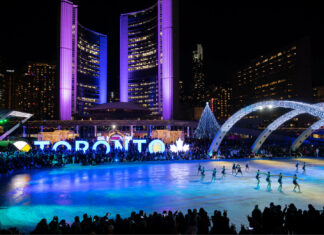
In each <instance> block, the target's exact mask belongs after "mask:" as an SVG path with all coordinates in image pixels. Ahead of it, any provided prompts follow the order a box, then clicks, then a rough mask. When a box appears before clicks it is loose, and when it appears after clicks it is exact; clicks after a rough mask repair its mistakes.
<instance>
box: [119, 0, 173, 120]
mask: <svg viewBox="0 0 324 235" xmlns="http://www.w3.org/2000/svg"><path fill="white" fill-rule="evenodd" d="M177 4H178V3H177V0H158V1H157V3H156V4H154V5H153V6H151V7H149V8H147V9H144V10H140V11H137V12H131V13H125V14H122V15H121V16H120V101H121V102H134V103H138V104H141V105H142V106H143V107H146V108H148V109H150V110H151V112H152V115H154V116H162V117H163V119H165V120H170V119H174V117H175V111H176V108H177V103H178V69H177V68H178V53H177V50H176V49H175V48H178V47H177V43H178V37H177V34H178V31H177V30H178V29H177Z"/></svg>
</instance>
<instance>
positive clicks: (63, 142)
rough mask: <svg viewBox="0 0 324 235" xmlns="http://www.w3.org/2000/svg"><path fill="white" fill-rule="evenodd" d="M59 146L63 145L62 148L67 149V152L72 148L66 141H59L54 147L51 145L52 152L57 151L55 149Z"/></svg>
mask: <svg viewBox="0 0 324 235" xmlns="http://www.w3.org/2000/svg"><path fill="white" fill-rule="evenodd" d="M60 145H64V146H66V148H67V149H68V150H70V151H71V150H72V146H71V145H70V144H69V143H68V142H66V141H59V142H56V143H55V144H54V145H53V148H52V149H53V150H54V151H56V150H57V148H58V147H59V146H60Z"/></svg>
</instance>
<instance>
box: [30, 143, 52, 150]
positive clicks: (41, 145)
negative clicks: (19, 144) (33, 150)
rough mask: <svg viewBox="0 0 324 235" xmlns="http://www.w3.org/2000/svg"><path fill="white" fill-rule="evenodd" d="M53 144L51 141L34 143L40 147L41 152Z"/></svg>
mask: <svg viewBox="0 0 324 235" xmlns="http://www.w3.org/2000/svg"><path fill="white" fill-rule="evenodd" d="M50 144H51V142H49V141H34V145H36V146H39V148H40V149H41V150H44V148H45V145H50Z"/></svg>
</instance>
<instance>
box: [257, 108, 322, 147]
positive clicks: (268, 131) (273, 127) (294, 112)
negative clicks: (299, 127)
mask: <svg viewBox="0 0 324 235" xmlns="http://www.w3.org/2000/svg"><path fill="white" fill-rule="evenodd" d="M314 106H316V107H322V108H324V103H318V104H314ZM304 113H305V111H303V110H292V111H290V112H288V113H286V114H284V115H282V116H280V117H279V118H277V119H276V120H274V121H273V122H272V123H270V124H269V125H268V126H267V127H266V128H265V129H264V130H263V131H262V133H261V134H260V135H259V136H258V138H257V139H256V140H255V141H254V143H253V145H252V152H253V153H257V152H258V151H259V150H260V148H261V146H262V145H263V143H264V142H265V141H266V139H267V138H268V137H269V136H270V135H271V134H272V132H274V131H275V130H276V129H277V128H278V127H279V126H281V125H282V124H283V123H285V122H287V121H288V120H290V119H292V118H294V117H296V116H298V115H300V114H304Z"/></svg>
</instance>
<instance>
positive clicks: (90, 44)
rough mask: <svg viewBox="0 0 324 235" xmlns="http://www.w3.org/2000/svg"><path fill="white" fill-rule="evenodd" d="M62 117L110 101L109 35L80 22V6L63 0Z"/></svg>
mask: <svg viewBox="0 0 324 235" xmlns="http://www.w3.org/2000/svg"><path fill="white" fill-rule="evenodd" d="M60 12H61V15H60V68H59V70H60V73H59V74H60V87H59V93H60V97H59V100H60V119H61V120H70V119H71V118H72V115H76V116H87V115H88V112H87V109H88V108H89V107H91V106H93V105H95V104H102V103H106V101H107V35H103V34H100V33H97V32H95V31H92V30H90V29H88V28H86V27H84V26H82V25H81V24H79V23H78V6H77V5H74V4H73V3H72V2H70V1H68V0H61V11H60Z"/></svg>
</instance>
